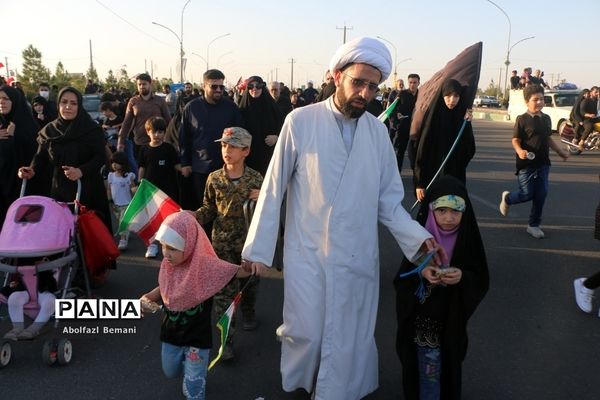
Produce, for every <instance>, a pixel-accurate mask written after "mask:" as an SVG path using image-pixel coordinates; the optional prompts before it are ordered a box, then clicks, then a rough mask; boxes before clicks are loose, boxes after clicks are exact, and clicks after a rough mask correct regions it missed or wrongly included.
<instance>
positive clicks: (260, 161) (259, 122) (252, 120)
mask: <svg viewBox="0 0 600 400" xmlns="http://www.w3.org/2000/svg"><path fill="white" fill-rule="evenodd" d="M252 82H256V83H259V84H262V85H263V90H262V92H261V94H260V96H259V97H257V98H254V97H252V96H251V95H250V90H249V89H248V85H249V84H250V83H252ZM248 85H246V89H244V93H243V94H242V99H241V100H240V111H241V113H242V117H243V118H244V122H245V128H246V129H247V130H248V132H250V134H251V135H252V147H251V149H250V155H249V156H248V157H247V158H246V163H247V164H248V165H249V166H250V167H251V168H253V169H255V170H257V171H258V172H260V173H261V174H263V175H264V174H265V172H266V171H267V167H268V166H269V161H271V156H272V155H273V148H274V146H267V145H266V144H265V137H266V136H267V135H279V131H280V130H281V126H282V125H283V118H282V116H281V113H280V112H279V109H278V108H277V104H275V100H273V97H271V95H270V94H269V93H268V90H267V88H266V86H265V82H264V81H263V80H262V78H261V77H260V76H253V77H250V78H248Z"/></svg>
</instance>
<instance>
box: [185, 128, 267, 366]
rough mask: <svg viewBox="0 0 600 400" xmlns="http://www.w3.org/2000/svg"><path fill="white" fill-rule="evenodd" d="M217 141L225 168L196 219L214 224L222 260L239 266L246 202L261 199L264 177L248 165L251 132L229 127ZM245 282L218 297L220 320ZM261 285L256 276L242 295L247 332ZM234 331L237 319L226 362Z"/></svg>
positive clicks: (212, 181) (228, 353)
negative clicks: (246, 162)
mask: <svg viewBox="0 0 600 400" xmlns="http://www.w3.org/2000/svg"><path fill="white" fill-rule="evenodd" d="M217 142H221V154H222V156H223V161H224V162H225V165H223V168H222V169H220V170H217V171H214V172H212V173H211V174H210V175H209V176H208V179H207V181H206V188H205V190H204V202H203V204H202V207H200V208H199V209H198V210H197V211H196V218H197V220H198V222H199V223H200V224H202V225H204V224H206V223H209V222H212V223H213V229H212V245H213V247H214V249H215V252H216V253H217V255H218V256H219V258H221V259H223V260H225V261H229V262H231V263H234V264H238V265H239V264H241V261H242V260H241V257H242V256H241V254H242V247H243V246H244V241H245V240H246V234H247V227H246V221H245V218H244V203H245V202H246V201H247V200H248V199H251V200H256V199H258V194H259V191H260V186H261V184H262V181H263V177H262V175H261V174H260V173H258V172H257V171H255V170H253V169H252V168H249V167H247V166H246V165H245V164H244V160H245V159H246V157H247V156H248V154H250V144H251V143H252V136H251V135H250V133H248V131H247V130H245V129H244V128H239V127H233V128H226V129H225V130H224V131H223V136H222V137H221V139H219V140H217ZM246 279H248V278H246ZM244 283H245V282H244V279H239V278H233V279H232V280H231V282H229V284H228V285H227V286H225V287H224V288H223V289H222V290H221V291H220V292H219V293H217V294H216V295H215V296H214V302H213V309H214V311H215V314H216V315H217V316H218V317H220V316H221V315H222V314H223V313H225V311H226V310H227V307H229V305H230V304H231V303H232V302H233V298H234V297H235V295H236V294H237V293H238V292H239V290H240V287H241V285H243V284H244ZM257 285H258V277H254V278H253V281H252V283H250V285H249V286H248V287H247V288H246V289H245V290H244V294H243V296H242V301H241V309H242V314H243V318H244V325H243V327H244V330H252V329H255V328H256V326H257V323H256V318H255V312H254V305H255V303H256V292H257ZM234 332H235V317H234V318H233V320H232V321H231V327H230V328H229V334H228V336H227V343H226V345H225V349H224V350H223V355H222V359H223V360H227V359H232V358H233V357H234V354H233V335H234Z"/></svg>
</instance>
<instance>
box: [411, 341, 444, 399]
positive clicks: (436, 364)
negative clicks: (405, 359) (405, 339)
mask: <svg viewBox="0 0 600 400" xmlns="http://www.w3.org/2000/svg"><path fill="white" fill-rule="evenodd" d="M417 359H418V361H419V399H420V400H440V377H441V372H442V354H441V351H440V348H439V347H433V348H432V347H427V346H417Z"/></svg>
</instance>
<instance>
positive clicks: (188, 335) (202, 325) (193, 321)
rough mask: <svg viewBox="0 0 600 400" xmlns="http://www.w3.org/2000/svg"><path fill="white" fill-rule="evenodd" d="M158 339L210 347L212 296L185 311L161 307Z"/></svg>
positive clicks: (204, 347)
mask: <svg viewBox="0 0 600 400" xmlns="http://www.w3.org/2000/svg"><path fill="white" fill-rule="evenodd" d="M163 310H164V316H163V320H162V323H161V326H160V340H161V341H162V342H166V343H169V344H172V345H174V346H192V347H199V348H201V349H210V348H211V347H212V324H211V315H210V313H211V310H212V298H210V299H208V300H206V301H205V302H204V303H201V304H198V305H197V306H196V307H193V308H190V309H188V310H185V311H179V312H178V311H170V310H168V309H167V308H166V307H165V308H163Z"/></svg>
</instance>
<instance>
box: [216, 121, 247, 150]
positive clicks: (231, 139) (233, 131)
mask: <svg viewBox="0 0 600 400" xmlns="http://www.w3.org/2000/svg"><path fill="white" fill-rule="evenodd" d="M215 142H224V143H227V144H230V145H231V146H234V147H250V145H251V144H252V135H251V134H250V132H248V131H247V130H245V129H244V128H240V127H239V126H234V127H232V128H225V130H224V131H223V136H222V137H221V139H218V140H215Z"/></svg>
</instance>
